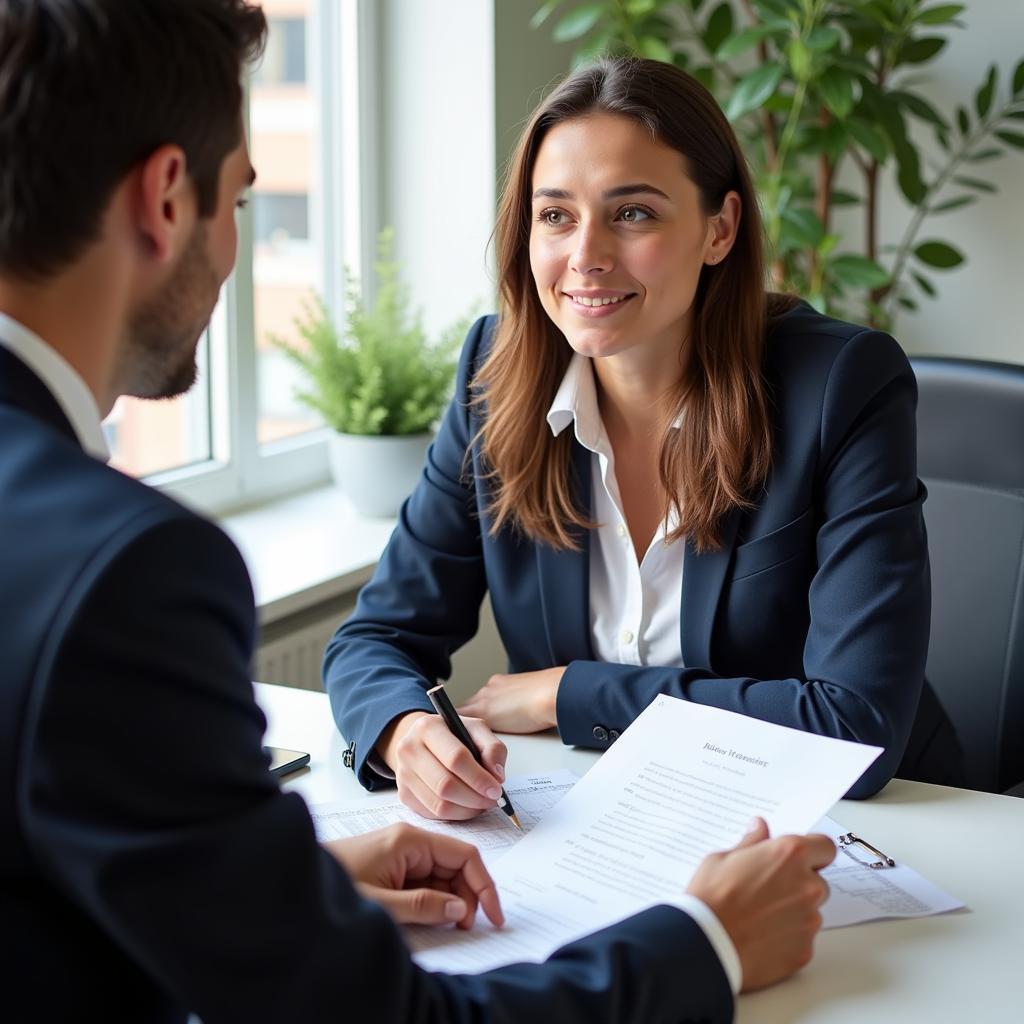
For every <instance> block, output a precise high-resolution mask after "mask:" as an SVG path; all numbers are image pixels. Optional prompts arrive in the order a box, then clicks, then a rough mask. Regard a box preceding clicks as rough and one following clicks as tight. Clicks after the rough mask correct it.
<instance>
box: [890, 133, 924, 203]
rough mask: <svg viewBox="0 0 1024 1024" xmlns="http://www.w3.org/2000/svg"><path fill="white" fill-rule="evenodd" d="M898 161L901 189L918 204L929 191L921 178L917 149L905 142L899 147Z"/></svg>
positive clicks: (897, 175) (898, 179)
mask: <svg viewBox="0 0 1024 1024" xmlns="http://www.w3.org/2000/svg"><path fill="white" fill-rule="evenodd" d="M896 161H897V163H898V165H899V166H898V170H897V174H896V181H897V183H898V184H899V186H900V191H901V192H902V193H903V194H904V195H905V196H906V197H907V199H908V200H909V201H910V202H911V203H913V204H914V205H915V206H916V205H917V204H918V203H920V202H921V201H922V200H923V199H924V197H925V194H926V193H927V191H928V190H927V188H926V187H925V184H924V182H923V181H922V180H921V161H920V159H919V158H918V155H917V150H916V149H914V148H913V146H911V145H909V144H906V143H905V144H904V145H903V146H900V147H899V148H897V150H896Z"/></svg>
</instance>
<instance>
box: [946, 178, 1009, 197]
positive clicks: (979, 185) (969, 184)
mask: <svg viewBox="0 0 1024 1024" xmlns="http://www.w3.org/2000/svg"><path fill="white" fill-rule="evenodd" d="M953 180H954V181H955V182H956V183H957V184H958V185H963V187H964V188H973V189H975V190H976V191H978V192H992V193H994V192H998V191H999V190H998V189H997V188H996V187H995V185H993V184H992V183H991V182H988V181H982V180H981V178H967V177H964V176H963V175H958V176H957V177H955V178H954V179H953Z"/></svg>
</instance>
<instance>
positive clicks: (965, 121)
mask: <svg viewBox="0 0 1024 1024" xmlns="http://www.w3.org/2000/svg"><path fill="white" fill-rule="evenodd" d="M956 123H957V126H958V127H959V129H960V134H961V135H966V134H967V133H968V132H969V131H970V130H971V119H970V118H969V117H968V116H967V111H966V110H965V109H964V108H963V107H957V108H956Z"/></svg>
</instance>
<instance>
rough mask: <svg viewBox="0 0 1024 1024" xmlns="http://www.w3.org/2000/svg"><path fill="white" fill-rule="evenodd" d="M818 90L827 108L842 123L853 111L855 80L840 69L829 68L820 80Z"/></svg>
mask: <svg viewBox="0 0 1024 1024" xmlns="http://www.w3.org/2000/svg"><path fill="white" fill-rule="evenodd" d="M818 89H819V91H820V92H821V98H822V99H823V100H824V101H825V106H826V107H828V109H829V110H831V111H832V113H833V114H835V115H836V117H838V118H839V120H840V121H843V120H845V119H846V116H847V115H848V114H849V113H850V111H851V110H852V109H853V78H852V77H851V76H850V75H848V74H847V73H846V72H845V71H841V70H840V69H839V68H835V67H833V68H829V69H828V70H827V71H826V72H825V73H824V74H823V75H822V76H821V77H820V78H819V79H818Z"/></svg>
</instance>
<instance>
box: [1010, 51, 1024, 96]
mask: <svg viewBox="0 0 1024 1024" xmlns="http://www.w3.org/2000/svg"><path fill="white" fill-rule="evenodd" d="M1022 89H1024V60H1022V61H1021V62H1020V63H1019V64H1018V65H1017V70H1016V71H1014V73H1013V95H1014V96H1016V95H1017V94H1018V93H1019V92H1020V91H1021V90H1022Z"/></svg>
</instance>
